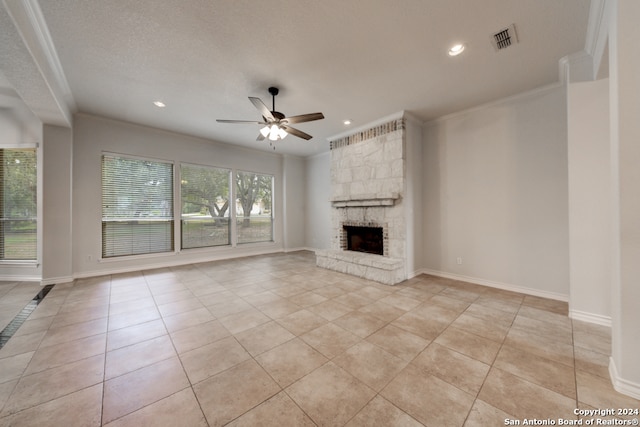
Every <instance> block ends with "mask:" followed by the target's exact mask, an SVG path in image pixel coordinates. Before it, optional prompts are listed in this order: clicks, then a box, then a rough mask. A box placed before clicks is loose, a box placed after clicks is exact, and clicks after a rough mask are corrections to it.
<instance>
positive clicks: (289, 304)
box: [0, 252, 640, 427]
mask: <svg viewBox="0 0 640 427" xmlns="http://www.w3.org/2000/svg"><path fill="white" fill-rule="evenodd" d="M37 291H38V287H36V286H34V285H33V284H24V283H20V284H16V283H8V282H5V283H1V284H0V308H2V313H3V315H2V317H1V318H0V320H1V321H2V322H5V318H9V317H11V316H12V315H15V313H17V312H18V311H19V310H20V309H21V308H22V307H23V306H24V305H25V304H26V303H27V302H28V301H29V300H30V299H31V298H32V297H33V296H34V295H35V294H36V293H37ZM8 313H13V314H12V315H11V316H10V315H9V314H8ZM9 320H10V319H8V320H6V322H8V321H9ZM0 326H2V327H4V325H0ZM609 348H610V333H609V330H608V329H607V328H604V327H599V326H594V325H591V324H587V323H583V322H578V321H572V320H571V319H569V318H568V317H567V305H566V303H562V302H558V301H553V300H547V299H542V298H537V297H531V296H526V295H523V294H518V293H513V292H506V291H501V290H496V289H491V288H486V287H482V286H477V285H473V284H469V283H463V282H457V281H453V280H446V279H442V278H436V277H431V276H425V275H422V276H419V277H416V278H414V279H411V280H409V281H407V282H404V283H402V284H400V285H397V286H394V287H389V286H384V285H379V284H376V283H374V282H371V281H366V280H362V279H357V278H354V277H351V276H347V275H344V274H340V273H336V272H333V271H328V270H323V269H319V268H317V267H316V266H315V262H314V255H313V254H312V253H310V252H297V253H291V254H278V255H272V256H261V257H252V258H244V259H237V260H231V261H221V262H209V263H203V264H194V265H188V266H182V267H175V268H163V269H156V270H151V271H139V272H135V273H127V274H118V275H112V276H105V277H98V278H91V279H83V280H77V281H76V282H75V283H73V284H61V285H57V286H55V287H54V289H53V290H52V291H51V292H50V293H49V295H48V296H47V297H46V298H45V299H44V301H43V302H42V303H41V304H40V305H39V306H38V308H37V309H36V310H35V311H34V312H33V313H32V315H31V316H30V317H29V319H28V320H27V321H26V322H25V323H24V324H23V325H22V327H21V328H20V329H19V330H18V331H17V333H16V334H15V335H14V336H13V337H12V338H11V339H10V340H9V342H8V343H7V345H6V346H5V347H4V348H2V349H1V350H0V426H32V425H33V426H44V425H46V426H65V427H67V426H100V425H104V426H110V427H111V426H113V427H115V426H142V425H154V426H178V425H180V426H219V425H227V424H228V425H232V426H255V425H264V426H267V425H273V426H306V425H309V426H313V425H322V426H342V425H347V426H373V425H378V426H394V425H398V426H418V425H428V426H462V425H464V426H493V425H495V426H498V425H505V419H512V420H523V419H525V418H527V419H533V418H537V419H544V420H546V419H553V420H557V419H558V418H563V419H573V420H575V419H577V418H578V417H577V416H576V415H574V409H575V408H581V409H589V408H596V409H598V408H600V409H603V408H640V402H639V401H638V400H634V399H632V398H629V397H626V396H624V395H621V394H618V393H616V392H615V391H614V390H613V388H612V386H611V384H610V381H609V379H608V371H607V364H608V354H609Z"/></svg>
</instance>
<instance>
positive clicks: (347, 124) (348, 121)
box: [342, 120, 351, 126]
mask: <svg viewBox="0 0 640 427" xmlns="http://www.w3.org/2000/svg"><path fill="white" fill-rule="evenodd" d="M342 123H343V124H344V125H345V126H349V125H350V124H351V120H344V121H343V122H342Z"/></svg>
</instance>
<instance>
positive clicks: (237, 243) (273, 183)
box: [233, 169, 276, 246]
mask: <svg viewBox="0 0 640 427" xmlns="http://www.w3.org/2000/svg"><path fill="white" fill-rule="evenodd" d="M240 173H245V174H255V175H261V176H268V177H270V178H271V185H270V187H271V188H270V192H271V203H270V205H271V209H270V210H271V227H270V228H271V240H256V241H244V242H241V241H240V239H239V234H240V232H239V230H238V228H239V227H238V223H239V219H238V212H237V209H236V207H237V204H238V194H237V188H236V187H237V179H238V174H240ZM275 188H276V175H275V174H272V173H267V172H256V171H250V170H241V169H234V175H233V190H234V191H233V195H234V200H235V203H234V221H233V223H234V228H235V236H234V239H235V241H234V243H235V246H240V245H260V244H274V243H276V236H275V234H276V233H275V230H276V216H275V203H274V193H275Z"/></svg>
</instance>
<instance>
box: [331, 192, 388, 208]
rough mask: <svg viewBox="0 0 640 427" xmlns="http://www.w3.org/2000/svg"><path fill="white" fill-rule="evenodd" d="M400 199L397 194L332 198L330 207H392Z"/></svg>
mask: <svg viewBox="0 0 640 427" xmlns="http://www.w3.org/2000/svg"><path fill="white" fill-rule="evenodd" d="M399 199H400V195H399V194H398V193H388V194H362V195H349V196H343V197H334V198H333V199H331V205H332V206H333V207H334V208H352V207H353V208H364V207H375V206H393V205H395V204H396V202H397V201H398V200H399Z"/></svg>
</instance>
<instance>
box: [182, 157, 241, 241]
mask: <svg viewBox="0 0 640 427" xmlns="http://www.w3.org/2000/svg"><path fill="white" fill-rule="evenodd" d="M180 179H181V182H180V191H181V198H182V218H181V219H182V248H185V249H189V248H202V247H208V246H220V245H228V244H229V243H230V242H231V239H230V233H229V225H230V223H229V213H230V210H231V209H230V205H229V188H230V182H231V171H230V170H228V169H218V168H212V167H205V166H193V165H182V166H181V167H180Z"/></svg>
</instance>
